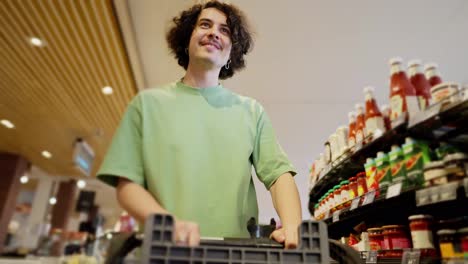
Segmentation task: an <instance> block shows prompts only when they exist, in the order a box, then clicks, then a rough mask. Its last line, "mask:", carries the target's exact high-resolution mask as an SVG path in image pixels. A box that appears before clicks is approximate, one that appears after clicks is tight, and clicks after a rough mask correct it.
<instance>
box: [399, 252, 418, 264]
mask: <svg viewBox="0 0 468 264" xmlns="http://www.w3.org/2000/svg"><path fill="white" fill-rule="evenodd" d="M420 258H421V251H404V252H403V257H402V258H401V264H419V260H420Z"/></svg>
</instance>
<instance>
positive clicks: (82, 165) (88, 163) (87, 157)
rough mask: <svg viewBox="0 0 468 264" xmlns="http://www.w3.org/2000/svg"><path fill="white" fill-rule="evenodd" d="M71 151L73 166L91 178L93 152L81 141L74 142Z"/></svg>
mask: <svg viewBox="0 0 468 264" xmlns="http://www.w3.org/2000/svg"><path fill="white" fill-rule="evenodd" d="M74 148H75V149H74V151H73V164H74V165H75V167H76V168H78V169H79V170H80V171H81V172H83V174H84V175H86V176H91V170H92V168H93V162H94V151H93V149H92V148H91V146H90V145H89V144H88V143H86V141H84V140H83V139H81V138H79V139H77V140H76V141H75V145H74Z"/></svg>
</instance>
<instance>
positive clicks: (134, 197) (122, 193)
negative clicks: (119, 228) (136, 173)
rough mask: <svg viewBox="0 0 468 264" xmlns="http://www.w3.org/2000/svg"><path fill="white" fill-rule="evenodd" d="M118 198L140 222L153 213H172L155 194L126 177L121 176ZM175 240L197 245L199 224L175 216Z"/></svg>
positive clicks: (180, 242)
mask: <svg viewBox="0 0 468 264" xmlns="http://www.w3.org/2000/svg"><path fill="white" fill-rule="evenodd" d="M116 189H117V200H118V201H119V204H120V206H122V208H123V209H125V210H126V211H127V212H128V213H129V214H130V215H131V216H133V217H135V218H136V219H137V221H138V222H140V223H144V222H145V220H146V218H147V217H148V216H149V215H152V214H170V212H168V211H167V210H166V209H164V208H163V207H162V206H161V205H160V204H159V203H158V202H157V201H156V199H154V198H153V196H152V195H151V194H150V193H149V192H148V191H147V190H146V189H144V188H143V187H141V186H140V185H138V184H136V183H134V182H132V181H129V180H127V179H125V178H119V183H118V185H117V188H116ZM174 219H175V231H176V232H175V238H174V239H175V241H176V242H177V243H178V244H181V245H189V246H196V245H198V244H199V243H200V231H199V227H198V224H196V223H193V222H188V221H183V220H179V219H177V218H175V216H174Z"/></svg>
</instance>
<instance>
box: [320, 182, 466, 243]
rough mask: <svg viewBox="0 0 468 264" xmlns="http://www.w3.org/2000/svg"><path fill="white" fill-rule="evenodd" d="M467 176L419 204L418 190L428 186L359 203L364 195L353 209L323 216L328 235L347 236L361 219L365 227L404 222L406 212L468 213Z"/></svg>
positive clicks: (405, 220) (408, 213) (412, 213)
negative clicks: (429, 199) (387, 197)
mask: <svg viewBox="0 0 468 264" xmlns="http://www.w3.org/2000/svg"><path fill="white" fill-rule="evenodd" d="M466 180H467V179H464V181H460V183H459V185H458V186H457V187H455V188H454V189H452V190H451V192H453V193H442V194H441V195H439V197H440V198H439V199H438V200H437V201H433V202H430V203H426V204H424V205H419V206H418V204H417V196H418V193H421V191H424V190H425V189H428V188H424V189H421V190H414V189H413V190H409V191H405V192H403V193H401V194H399V195H397V196H395V197H392V198H389V199H386V197H384V196H383V195H381V196H380V197H377V198H375V200H374V201H373V202H371V203H369V204H366V205H362V202H363V200H364V199H361V202H360V205H359V206H358V207H357V208H356V209H354V210H350V209H349V208H347V209H343V210H341V211H339V212H338V213H334V214H331V215H330V217H329V218H328V219H325V220H324V221H325V223H326V224H327V225H328V234H329V237H330V238H333V239H339V238H340V237H342V236H348V235H349V232H350V230H351V228H352V227H353V226H356V225H358V224H359V223H361V222H362V221H365V222H366V224H367V226H368V227H369V226H381V225H385V224H388V223H392V224H400V225H407V223H408V216H409V215H416V214H429V215H437V216H438V218H440V219H448V218H453V217H457V216H460V215H468V206H466V204H467V202H468V198H467V191H468V190H467V191H465V188H466V187H464V183H465V184H466V182H467V181H466ZM443 187H444V186H440V187H439V188H440V191H446V190H445V189H444V188H443ZM432 188H433V187H432ZM362 198H364V197H362Z"/></svg>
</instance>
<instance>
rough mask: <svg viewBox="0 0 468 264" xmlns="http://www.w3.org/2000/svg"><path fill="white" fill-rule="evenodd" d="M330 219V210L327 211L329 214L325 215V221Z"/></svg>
mask: <svg viewBox="0 0 468 264" xmlns="http://www.w3.org/2000/svg"><path fill="white" fill-rule="evenodd" d="M328 218H330V210H327V212H326V213H325V218H324V219H328Z"/></svg>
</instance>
